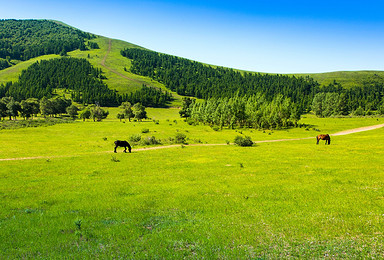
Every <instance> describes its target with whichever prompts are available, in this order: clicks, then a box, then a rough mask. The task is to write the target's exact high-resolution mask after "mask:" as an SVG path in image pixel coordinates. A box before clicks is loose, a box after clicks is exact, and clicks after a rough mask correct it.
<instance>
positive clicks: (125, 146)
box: [115, 140, 131, 153]
mask: <svg viewBox="0 0 384 260" xmlns="http://www.w3.org/2000/svg"><path fill="white" fill-rule="evenodd" d="M119 146H120V147H124V148H125V149H124V153H126V152H127V147H128V151H129V152H131V146H130V145H129V143H128V142H127V141H120V140H117V141H115V153H116V148H117V147H119Z"/></svg>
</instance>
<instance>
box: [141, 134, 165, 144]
mask: <svg viewBox="0 0 384 260" xmlns="http://www.w3.org/2000/svg"><path fill="white" fill-rule="evenodd" d="M141 143H142V144H143V145H153V144H161V141H160V140H158V139H156V137H154V136H147V137H145V138H144V139H143V140H142V141H141Z"/></svg>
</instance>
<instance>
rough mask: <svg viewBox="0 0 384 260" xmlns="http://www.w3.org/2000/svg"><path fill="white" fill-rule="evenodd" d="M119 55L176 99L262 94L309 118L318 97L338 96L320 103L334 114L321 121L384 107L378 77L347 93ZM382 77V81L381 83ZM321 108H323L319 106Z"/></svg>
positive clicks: (336, 87)
mask: <svg viewBox="0 0 384 260" xmlns="http://www.w3.org/2000/svg"><path fill="white" fill-rule="evenodd" d="M121 54H122V55H123V56H125V57H127V58H129V59H131V60H132V67H131V72H133V73H137V74H140V75H143V76H148V77H151V78H153V79H155V80H158V81H160V82H162V83H164V84H165V85H166V86H167V87H168V88H170V89H171V90H174V91H176V92H177V93H178V94H181V95H186V96H194V97H198V98H204V99H209V98H224V97H234V96H240V97H241V96H245V95H248V96H250V95H255V94H258V93H262V94H263V97H265V99H266V100H268V101H272V100H273V99H274V98H275V97H277V96H278V95H283V96H284V97H287V98H290V99H291V101H292V102H293V103H294V104H295V107H297V109H298V111H300V113H302V112H308V111H310V110H312V109H313V108H314V103H313V102H315V105H316V106H318V104H319V102H318V101H319V99H321V98H319V97H325V96H318V98H317V99H314V98H315V96H316V95H318V94H319V93H324V94H326V93H337V95H328V97H330V96H332V101H331V99H329V100H326V99H325V98H322V99H321V101H322V106H324V107H325V106H328V107H330V108H329V110H331V111H332V113H330V112H327V113H325V114H321V113H320V115H322V116H335V115H347V114H350V113H354V111H355V110H356V109H362V110H363V114H369V113H371V112H370V111H372V110H379V109H381V106H382V104H383V96H384V84H383V83H382V82H384V81H383V80H382V79H381V78H380V77H379V76H378V75H377V76H376V78H375V79H376V80H374V81H366V82H364V84H360V85H359V86H355V87H350V88H344V87H343V86H342V85H341V84H339V83H337V82H333V83H331V84H328V85H326V86H320V84H319V83H318V82H317V81H315V80H313V79H312V78H310V77H295V76H288V75H272V74H260V73H247V72H244V73H240V72H238V71H235V70H233V69H228V68H222V67H217V68H215V67H212V66H207V65H204V64H202V63H199V62H194V61H190V60H187V59H183V58H178V57H175V56H171V55H166V54H160V53H156V52H153V51H148V50H143V49H137V48H131V49H125V50H122V51H121ZM378 77H379V79H377V78H378ZM320 106H321V104H320Z"/></svg>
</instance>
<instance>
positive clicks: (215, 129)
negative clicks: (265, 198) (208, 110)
mask: <svg viewBox="0 0 384 260" xmlns="http://www.w3.org/2000/svg"><path fill="white" fill-rule="evenodd" d="M212 130H213V131H219V130H220V127H218V126H216V125H215V126H213V127H212Z"/></svg>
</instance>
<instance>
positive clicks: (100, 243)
mask: <svg viewBox="0 0 384 260" xmlns="http://www.w3.org/2000/svg"><path fill="white" fill-rule="evenodd" d="M101 124H105V125H107V124H108V123H107V122H102V123H101ZM84 125H85V124H84ZM65 126H66V125H62V127H65ZM55 127H57V126H54V127H49V128H52V129H53V128H55ZM49 128H46V129H45V130H47V129H49ZM75 129H76V128H74V129H73V130H74V131H73V132H71V133H68V136H65V135H64V136H62V137H61V138H57V139H56V141H57V142H58V144H60V145H58V146H56V148H55V149H56V153H58V152H59V151H60V150H61V149H64V151H66V149H67V148H65V146H66V145H68V144H66V143H61V142H62V140H66V139H70V135H71V134H72V135H74V136H76V135H79V131H77V130H76V131H75ZM56 131H59V129H56ZM66 131H69V129H66ZM98 131H100V130H98ZM105 131H106V132H111V131H112V129H111V128H108V127H106V129H105ZM10 132H11V131H10ZM12 132H13V133H14V137H15V138H17V137H19V134H20V133H18V131H12ZM60 134H62V133H61V132H60ZM93 135H96V134H94V133H92V134H90V136H89V137H86V136H84V137H83V138H84V140H87V139H89V138H92V137H91V136H93ZM209 135H211V134H209ZM335 138H336V137H335ZM46 139H49V135H48V136H45V135H43V134H42V135H41V141H48V140H46ZM2 140H3V139H2ZM101 141H102V140H101ZM68 142H69V141H68ZM74 142H77V140H75V141H74ZM1 144H3V142H2V143H1ZM32 145H36V144H34V142H33V140H32V141H31V143H28V142H25V144H24V147H25V148H31V147H30V146H32ZM383 145H384V139H383V132H382V130H381V129H378V130H374V131H369V132H364V133H357V134H353V135H348V136H344V137H341V136H340V137H337V141H335V144H333V145H330V146H325V145H315V144H314V142H313V141H312V140H302V141H292V142H280V143H264V144H258V145H257V146H255V147H248V148H241V147H236V146H233V145H224V146H220V147H215V146H212V147H188V146H186V147H184V148H182V147H181V146H180V147H175V148H169V149H163V150H152V151H133V153H131V154H123V153H121V152H119V153H117V154H112V153H102V154H91V155H90V154H84V155H80V156H74V157H68V158H51V159H48V160H47V159H36V160H25V161H8V162H0V164H1V168H0V180H1V185H0V195H1V196H2V198H3V199H2V200H1V202H0V206H1V207H0V208H1V209H0V225H1V229H2V232H1V233H0V241H1V243H0V251H1V252H2V253H3V255H4V256H5V257H16V258H19V257H42V258H49V257H75V258H82V257H92V258H94V257H96V258H97V257H106V256H109V257H111V256H119V257H123V258H174V259H179V258H182V257H196V258H203V257H205V258H238V257H240V258H249V257H253V258H258V257H260V258H287V257H295V256H296V257H309V258H312V257H314V258H322V257H325V256H327V255H328V256H329V257H336V258H340V257H346V258H352V257H353V258H359V257H373V256H377V257H380V256H381V255H382V254H383V247H382V243H383V242H384V241H383V237H382V234H383V231H384V230H383V225H382V221H383V206H384V200H383V184H384V183H383V181H384V178H383V176H382V172H383V170H384V169H383V166H382V159H383V158H384V152H383V151H382V147H383ZM80 149H82V148H80ZM76 152H77V151H76ZM74 153H75V152H74ZM111 156H114V157H115V158H116V159H117V160H115V161H114V160H111ZM79 220H81V228H80V229H79V228H78V225H76V223H79V222H78V221H79Z"/></svg>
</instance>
